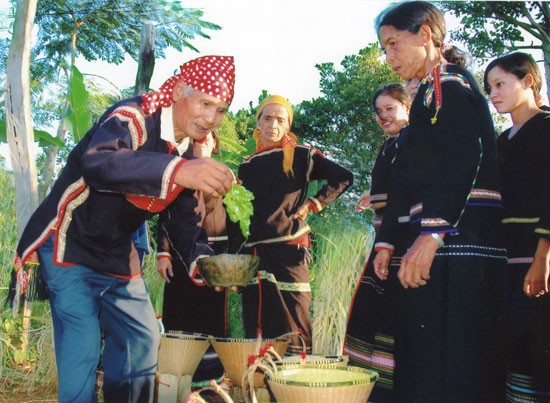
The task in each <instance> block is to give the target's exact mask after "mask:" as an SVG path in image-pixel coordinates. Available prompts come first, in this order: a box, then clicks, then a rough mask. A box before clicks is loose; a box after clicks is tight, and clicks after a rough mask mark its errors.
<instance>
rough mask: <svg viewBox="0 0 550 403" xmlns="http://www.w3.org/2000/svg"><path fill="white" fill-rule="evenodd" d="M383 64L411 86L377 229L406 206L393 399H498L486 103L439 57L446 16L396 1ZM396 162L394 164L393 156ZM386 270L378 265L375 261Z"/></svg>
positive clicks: (497, 267) (384, 22)
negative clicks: (396, 205)
mask: <svg viewBox="0 0 550 403" xmlns="http://www.w3.org/2000/svg"><path fill="white" fill-rule="evenodd" d="M376 30H377V33H378V39H379V41H380V44H381V46H382V48H383V49H384V51H385V54H386V61H387V62H388V63H389V64H390V65H391V67H392V69H393V70H394V71H395V72H396V73H397V74H398V75H399V76H400V77H401V78H402V79H403V80H410V79H412V78H415V77H416V78H418V79H419V80H420V82H421V83H420V87H419V88H418V93H417V94H416V96H415V99H414V102H413V104H412V106H411V111H410V114H409V133H408V135H407V139H408V140H407V145H408V147H407V152H406V156H407V161H406V169H405V170H404V176H403V177H401V175H398V178H397V179H398V181H397V183H399V187H398V193H394V192H393V190H394V189H393V188H392V193H391V196H390V203H389V205H388V207H387V211H386V213H385V215H384V221H383V223H382V228H381V234H382V235H381V238H380V240H379V241H380V243H381V244H382V245H380V246H381V247H388V246H387V245H383V244H384V243H387V244H391V243H392V239H391V237H392V236H395V235H392V231H390V233H389V234H390V237H389V238H388V236H387V235H385V231H384V227H385V226H386V225H387V223H389V224H391V223H393V222H394V219H393V217H396V216H397V217H398V216H399V214H397V215H396V214H395V212H394V211H392V210H393V208H392V204H393V203H392V200H402V201H405V202H406V203H407V204H408V207H409V215H410V224H409V226H408V227H409V234H408V235H409V238H408V243H407V247H408V249H407V252H406V253H405V254H404V255H403V258H402V259H401V265H400V268H399V272H398V278H399V281H400V283H401V285H402V286H403V287H402V288H400V289H399V296H398V301H397V303H398V306H400V307H402V311H403V312H402V313H401V314H400V315H399V317H398V318H396V320H397V322H398V324H399V329H398V330H397V332H396V339H395V341H396V343H395V361H396V368H395V400H397V401H406V402H482V401H483V402H496V401H502V395H503V388H502V384H503V383H504V376H503V371H502V360H501V358H500V357H499V354H501V351H502V348H501V347H502V346H501V345H500V342H499V335H500V334H501V333H502V332H501V322H500V321H501V316H502V315H501V309H502V305H503V294H504V287H503V284H501V283H502V278H503V274H504V270H505V268H506V266H505V265H506V251H505V249H504V248H503V247H502V245H501V243H500V241H499V232H500V231H499V225H500V219H501V214H502V206H501V203H500V193H499V189H498V171H497V169H498V168H497V158H496V137H495V131H494V127H493V121H492V118H491V114H490V112H489V108H488V105H487V101H486V99H485V97H484V96H483V94H482V93H481V92H480V90H479V88H478V86H477V85H476V80H475V78H474V77H473V76H472V74H471V73H470V72H469V71H468V70H467V69H465V68H463V67H461V66H459V65H456V64H449V63H447V62H446V60H445V58H444V55H443V50H442V46H443V43H444V40H445V35H446V31H445V20H444V15H443V13H442V12H441V11H440V10H439V9H438V8H437V7H435V6H434V5H433V4H431V3H429V2H424V1H411V2H401V3H396V4H394V5H392V6H390V7H389V8H387V9H386V10H384V11H383V12H382V13H381V15H379V16H378V18H377V19H376ZM400 165H401V164H400ZM382 268H383V267H382Z"/></svg>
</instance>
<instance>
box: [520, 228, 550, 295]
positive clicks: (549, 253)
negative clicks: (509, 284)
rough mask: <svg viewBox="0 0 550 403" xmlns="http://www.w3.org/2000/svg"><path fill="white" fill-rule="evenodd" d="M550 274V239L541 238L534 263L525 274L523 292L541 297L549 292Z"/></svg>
mask: <svg viewBox="0 0 550 403" xmlns="http://www.w3.org/2000/svg"><path fill="white" fill-rule="evenodd" d="M549 275H550V239H545V238H540V239H539V243H538V245H537V250H536V251H535V256H534V257H533V263H532V264H531V267H529V271H528V272H527V274H526V275H525V280H524V281H523V292H524V293H525V295H527V296H528V297H533V296H534V297H540V296H542V295H544V294H546V293H547V292H548V277H549Z"/></svg>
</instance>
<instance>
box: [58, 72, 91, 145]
mask: <svg viewBox="0 0 550 403" xmlns="http://www.w3.org/2000/svg"><path fill="white" fill-rule="evenodd" d="M88 97H89V95H88V91H86V86H85V85H84V77H83V76H82V73H80V71H79V70H78V69H77V68H76V66H72V75H71V81H70V82H69V105H68V109H67V113H66V115H65V117H64V119H65V124H66V126H67V130H68V131H69V132H71V133H72V135H73V139H74V141H75V142H78V141H79V140H80V139H81V138H82V137H84V135H85V134H86V132H87V131H88V130H89V129H90V128H91V127H92V114H91V113H90V111H89V110H88V107H87V104H88Z"/></svg>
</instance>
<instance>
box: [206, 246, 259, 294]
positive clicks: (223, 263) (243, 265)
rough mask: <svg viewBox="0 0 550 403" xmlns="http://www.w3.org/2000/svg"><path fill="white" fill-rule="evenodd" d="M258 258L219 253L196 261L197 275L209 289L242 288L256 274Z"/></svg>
mask: <svg viewBox="0 0 550 403" xmlns="http://www.w3.org/2000/svg"><path fill="white" fill-rule="evenodd" d="M259 264H260V258H259V257H258V256H253V255H238V254H236V255H234V254H229V253H221V254H219V255H214V256H208V257H203V258H200V259H199V260H197V266H198V267H199V273H200V275H201V277H202V278H203V279H204V281H205V282H206V284H208V285H209V286H210V287H215V286H219V287H230V286H241V287H244V286H246V285H248V283H250V280H252V278H253V277H254V275H255V274H256V270H257V269H258V265H259Z"/></svg>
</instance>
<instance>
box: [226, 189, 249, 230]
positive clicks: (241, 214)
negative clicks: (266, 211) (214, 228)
mask: <svg viewBox="0 0 550 403" xmlns="http://www.w3.org/2000/svg"><path fill="white" fill-rule="evenodd" d="M252 200H254V195H253V194H252V192H251V191H249V190H248V189H246V188H245V187H244V186H242V185H239V184H235V185H233V186H232V187H231V189H229V192H227V193H226V194H225V196H224V197H223V204H224V205H225V210H226V211H227V215H228V216H229V219H230V220H231V221H233V222H234V223H236V222H238V223H239V228H240V229H241V232H242V233H243V236H244V237H245V238H248V236H249V235H250V231H249V227H250V218H251V217H252V214H253V213H254V207H253V205H252Z"/></svg>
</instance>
